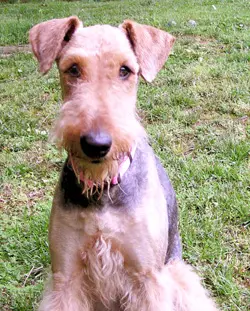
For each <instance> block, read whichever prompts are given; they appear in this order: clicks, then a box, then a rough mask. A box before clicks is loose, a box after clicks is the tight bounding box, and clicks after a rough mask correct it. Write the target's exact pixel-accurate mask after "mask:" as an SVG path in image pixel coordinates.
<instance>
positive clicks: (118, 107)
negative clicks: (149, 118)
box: [30, 17, 174, 184]
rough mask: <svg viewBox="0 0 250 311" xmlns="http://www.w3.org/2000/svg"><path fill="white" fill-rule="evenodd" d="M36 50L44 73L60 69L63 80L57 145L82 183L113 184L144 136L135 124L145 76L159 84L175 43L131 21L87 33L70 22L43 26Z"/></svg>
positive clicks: (37, 31)
mask: <svg viewBox="0 0 250 311" xmlns="http://www.w3.org/2000/svg"><path fill="white" fill-rule="evenodd" d="M30 42H31V44H32V48H33V52H34V54H35V55H36V57H37V59H38V61H39V62H40V70H41V71H42V72H43V73H46V72H47V71H48V70H49V69H50V67H51V65H52V63H53V61H56V62H57V65H58V69H59V72H60V79H61V86H62V93H63V99H64V104H63V106H62V109H61V113H60V117H59V119H58V121H57V122H56V126H55V129H54V131H53V136H54V138H55V139H56V141H57V143H58V145H59V146H61V147H63V148H65V149H66V150H67V151H68V153H69V155H70V157H71V160H72V164H73V166H74V170H75V172H76V174H77V175H80V174H82V175H83V176H84V178H85V179H86V180H91V181H93V182H94V183H95V184H102V183H103V182H104V181H105V182H109V180H110V179H111V178H112V177H114V176H115V175H116V174H117V171H118V167H119V163H120V161H122V159H123V158H124V156H126V155H127V154H128V153H129V152H130V151H131V149H132V148H133V146H134V144H136V141H137V139H138V138H139V137H141V136H143V135H144V130H143V128H142V127H141V125H140V123H139V122H138V119H137V116H136V93H137V84H138V78H139V75H142V76H143V77H144V79H145V80H147V81H151V80H153V79H154V77H155V75H156V74H157V72H158V71H159V70H160V68H161V67H162V66H163V64H164V62H165V60H166V58H167V57H168V55H169V53H170V49H171V47H172V45H173V43H174V37H172V36H171V35H170V34H168V33H166V32H164V31H161V30H158V29H156V28H153V27H150V26H145V25H140V24H137V23H135V22H132V21H125V22H124V23H123V24H122V25H120V27H119V28H116V27H111V26H108V25H102V26H100V25H96V26H92V27H86V28H84V27H83V26H82V24H81V22H80V21H79V20H78V18H77V17H70V18H66V19H58V20H51V21H48V22H44V23H41V24H39V25H36V26H35V27H33V28H32V29H31V31H30ZM92 184H93V183H92Z"/></svg>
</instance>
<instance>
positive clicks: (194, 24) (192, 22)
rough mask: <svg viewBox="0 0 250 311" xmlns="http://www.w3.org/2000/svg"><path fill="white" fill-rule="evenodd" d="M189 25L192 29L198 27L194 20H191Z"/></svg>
mask: <svg viewBox="0 0 250 311" xmlns="http://www.w3.org/2000/svg"><path fill="white" fill-rule="evenodd" d="M188 24H189V26H191V27H196V25H197V23H196V21H194V20H192V19H190V20H189V21H188Z"/></svg>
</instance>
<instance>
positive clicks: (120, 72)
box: [29, 16, 217, 311]
mask: <svg viewBox="0 0 250 311" xmlns="http://www.w3.org/2000/svg"><path fill="white" fill-rule="evenodd" d="M29 40H30V43H31V46H32V50H33V52H34V55H35V57H36V58H37V60H38V62H39V67H40V71H41V72H42V73H43V74H45V73H47V72H48V71H49V70H50V68H51V66H52V64H53V62H56V64H57V67H58V70H59V74H60V82H61V87H62V97H63V106H62V108H61V111H60V115H59V118H58V120H57V121H56V123H55V126H54V129H53V131H52V138H53V141H55V142H56V144H57V145H58V147H59V148H63V149H65V150H66V151H67V154H68V158H67V160H66V162H65V164H64V167H63V169H62V173H61V177H60V180H59V183H58V185H57V188H56V191H55V195H54V200H53V206H52V211H51V217H50V226H49V245H50V255H51V262H52V279H51V281H50V283H49V285H48V286H47V288H46V290H45V293H44V296H43V299H42V301H41V303H40V307H39V310H40V311H108V310H110V311H201V310H202V311H215V310H217V307H216V305H215V303H214V302H213V301H212V299H211V298H210V297H209V295H208V294H207V292H206V290H205V289H204V288H203V287H202V285H201V283H200V280H199V278H198V276H197V275H196V273H195V272H193V271H192V269H191V267H189V266H188V265H187V264H185V263H184V262H183V261H182V251H181V242H180V236H179V232H178V224H177V222H178V219H177V218H178V217H177V213H178V212H177V203H176V197H175V192H174V189H173V187H172V185H171V182H170V180H169V178H168V176H167V174H166V173H165V171H164V169H163V167H162V165H161V163H160V161H159V160H158V158H157V157H156V156H155V154H154V152H153V150H152V148H151V147H150V145H149V144H148V140H147V135H146V133H145V130H144V128H143V126H142V125H141V123H140V120H139V118H138V116H137V113H136V94H137V87H138V82H139V77H140V76H141V77H143V78H144V79H145V80H146V81H147V82H151V81H152V80H153V79H154V78H155V77H156V75H157V73H158V72H159V70H160V69H161V68H162V66H163V65H164V63H165V61H166V60H167V58H168V56H169V54H170V51H171V49H172V46H173V44H174V42H175V38H174V37H173V36H172V35H170V34H169V33H167V32H165V31H163V30H160V29H156V28H154V27H151V26H147V25H142V24H138V23H136V22H134V21H130V20H125V21H124V22H123V23H122V24H121V25H120V26H119V27H112V26H109V25H95V26H91V27H83V25H82V22H81V21H80V20H79V19H78V18H77V17H75V16H71V17H68V18H64V19H53V20H50V21H46V22H43V23H40V24H38V25H36V26H34V27H33V28H32V29H31V30H30V32H29Z"/></svg>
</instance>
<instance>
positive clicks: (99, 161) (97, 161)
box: [91, 159, 102, 164]
mask: <svg viewBox="0 0 250 311" xmlns="http://www.w3.org/2000/svg"><path fill="white" fill-rule="evenodd" d="M101 162H102V160H100V159H99V160H92V161H91V163H93V164H99V163H101Z"/></svg>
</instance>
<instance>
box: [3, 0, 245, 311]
mask: <svg viewBox="0 0 250 311" xmlns="http://www.w3.org/2000/svg"><path fill="white" fill-rule="evenodd" d="M12 2H13V4H6V3H5V4H3V3H1V4H0V46H3V45H17V44H26V43H27V31H28V30H29V28H31V27H32V25H34V24H36V23H38V22H41V21H44V20H47V19H50V18H56V17H65V16H69V15H78V16H79V17H80V18H81V19H82V20H83V22H84V24H85V25H86V26H87V25H92V24H96V23H109V24H112V25H118V24H119V23H121V22H122V21H123V20H124V19H126V18H130V19H134V20H136V21H138V22H141V23H145V24H150V25H153V26H156V27H160V28H162V29H165V30H166V31H169V32H170V33H172V34H174V35H175V36H176V37H177V41H176V44H175V47H174V50H173V53H172V55H171V56H170V58H169V60H168V62H167V64H166V66H165V67H164V69H163V70H162V71H161V72H160V74H159V75H158V77H157V79H156V80H155V81H154V82H153V83H152V84H147V83H145V82H143V81H141V84H140V89H139V100H138V108H139V113H140V115H141V116H142V117H143V122H144V125H145V127H146V128H147V131H148V133H149V135H150V139H151V143H152V145H153V147H154V149H155V151H156V152H157V154H158V155H159V156H160V158H161V160H162V162H163V164H164V166H165V167H166V169H167V171H168V173H169V175H170V177H171V180H172V182H173V184H174V187H175V189H176V192H177V196H178V202H179V209H180V230H181V235H182V242H183V251H184V258H185V260H186V261H187V262H189V263H191V264H192V265H193V266H194V267H195V268H196V269H197V271H198V272H199V274H200V275H201V276H202V277H203V278H204V284H205V285H206V287H207V288H208V289H209V290H210V291H211V292H212V294H213V296H214V297H215V299H216V300H217V302H218V305H219V306H220V307H221V310H224V311H226V310H228V311H234V310H235V311H239V310H240V311H247V310H249V305H250V251H249V236H250V235H249V234H250V223H249V222H250V94H249V86H250V75H249V60H250V50H249V46H250V18H249V12H250V4H249V1H247V0H245V1H244V0H231V1H230V0H227V1H226V0H224V1H223V0H213V1H210V0H196V1H195V0H190V1H186V0H165V1H160V0H159V1H157V0H151V1H150V0H145V1H127V0H124V1H79V2H66V1H62V2H59V1H29V3H19V2H18V1H12ZM189 20H195V21H196V27H192V26H191V25H190V24H189V23H188V21H189ZM171 21H175V23H173V22H172V23H169V22H171ZM0 52H1V48H0ZM0 57H1V58H0V69H1V70H0V82H1V83H0V96H1V97H0V207H1V218H0V239H1V240H0V291H1V293H0V310H3V311H9V310H15V311H30V310H33V309H35V308H36V307H37V301H38V299H39V296H40V295H41V292H42V289H43V285H44V280H45V279H46V277H47V273H48V272H49V269H50V259H49V254H48V239H47V231H48V217H49V213H50V206H51V201H52V196H53V191H54V187H55V184H56V182H57V179H58V176H59V172H60V168H61V166H62V163H63V161H64V158H65V154H63V155H61V154H59V153H58V151H57V150H56V148H55V147H54V146H53V145H51V144H49V143H48V134H49V131H50V129H51V125H52V123H53V120H54V119H55V117H56V116H57V114H58V110H59V107H60V90H59V83H58V74H57V71H56V68H55V67H54V68H53V69H52V71H51V72H50V73H49V74H48V75H47V76H44V77H42V76H41V75H40V74H39V73H38V71H37V63H36V61H35V60H34V58H33V56H32V55H31V54H30V53H15V54H12V55H8V56H7V55H0ZM138 311H139V310H138ZM156 311H157V310H156ZM201 311H202V310H201Z"/></svg>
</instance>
